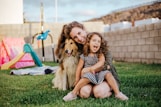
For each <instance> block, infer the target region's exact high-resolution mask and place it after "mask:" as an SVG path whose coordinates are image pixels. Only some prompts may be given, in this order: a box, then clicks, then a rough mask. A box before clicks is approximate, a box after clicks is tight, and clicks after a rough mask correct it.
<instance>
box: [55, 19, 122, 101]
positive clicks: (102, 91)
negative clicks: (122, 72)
mask: <svg viewBox="0 0 161 107" xmlns="http://www.w3.org/2000/svg"><path fill="white" fill-rule="evenodd" d="M66 38H72V39H73V40H74V41H75V42H76V43H77V45H78V47H79V52H80V53H82V51H83V45H84V44H85V43H86V39H87V32H86V30H85V28H84V26H83V24H81V23H78V22H76V21H74V22H71V23H69V24H68V25H64V26H63V29H62V32H61V35H60V38H59V41H58V47H57V49H56V55H57V56H58V58H61V53H62V49H63V47H64V43H65V39H66ZM105 59H106V62H105V64H104V62H103V58H102V57H99V61H98V62H97V63H96V64H95V65H93V66H91V67H86V68H84V69H83V71H82V72H88V71H90V70H91V69H92V70H95V71H100V70H102V69H103V70H107V69H108V70H110V71H111V72H112V73H108V75H107V77H108V78H109V79H111V80H112V81H108V83H107V82H106V81H104V82H102V83H101V84H98V85H94V86H93V85H92V84H87V85H85V86H83V87H82V88H81V89H80V92H79V96H80V97H82V98H88V97H89V96H90V95H91V94H92V93H93V94H94V96H95V97H96V98H106V97H108V91H107V90H109V85H108V84H110V87H113V88H112V89H113V90H116V91H117V94H115V96H116V97H117V98H118V97H120V99H122V98H121V97H124V96H123V95H122V93H120V91H119V88H118V87H119V79H118V77H117V73H116V72H115V69H114V67H113V65H112V57H111V55H110V54H109V52H107V53H106V55H105ZM113 76H114V78H113Z"/></svg>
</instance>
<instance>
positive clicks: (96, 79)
mask: <svg viewBox="0 0 161 107" xmlns="http://www.w3.org/2000/svg"><path fill="white" fill-rule="evenodd" d="M80 58H81V59H82V60H84V68H86V67H90V66H93V65H94V64H96V63H97V62H98V57H97V55H94V56H84V55H83V54H81V55H80ZM107 72H109V71H108V70H104V71H99V72H97V73H95V74H93V73H91V72H87V73H85V74H84V75H82V77H84V78H88V79H89V80H90V81H91V83H93V84H100V83H102V82H103V80H104V79H105V75H106V73H107Z"/></svg>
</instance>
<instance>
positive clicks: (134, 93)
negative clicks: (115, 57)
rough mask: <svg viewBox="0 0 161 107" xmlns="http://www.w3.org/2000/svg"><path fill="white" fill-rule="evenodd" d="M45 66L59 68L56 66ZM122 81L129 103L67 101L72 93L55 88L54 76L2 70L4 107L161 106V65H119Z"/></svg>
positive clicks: (0, 82) (0, 92)
mask: <svg viewBox="0 0 161 107" xmlns="http://www.w3.org/2000/svg"><path fill="white" fill-rule="evenodd" d="M44 64H46V65H50V66H55V65H56V64H55V63H52V62H45V63H44ZM115 66H116V68H117V71H118V75H119V77H120V79H121V87H120V89H121V91H122V92H123V93H125V94H126V95H127V96H128V97H129V100H128V101H120V100H118V99H116V98H115V97H114V95H112V96H111V97H110V98H105V99H96V98H94V97H90V98H88V99H81V98H78V99H77V100H74V101H70V102H64V101H63V100H62V98H63V96H64V95H66V94H67V93H68V92H69V91H70V90H67V91H60V90H57V89H52V88H51V87H52V84H51V81H52V79H53V77H54V74H48V75H37V76H31V75H23V76H16V75H10V74H9V73H10V70H4V71H2V70H1V71H0V107H159V106H160V105H161V65H159V64H138V63H125V62H116V63H115Z"/></svg>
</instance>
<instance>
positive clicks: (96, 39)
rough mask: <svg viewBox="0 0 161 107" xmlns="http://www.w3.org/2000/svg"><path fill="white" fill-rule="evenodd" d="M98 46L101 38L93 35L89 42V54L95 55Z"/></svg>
mask: <svg viewBox="0 0 161 107" xmlns="http://www.w3.org/2000/svg"><path fill="white" fill-rule="evenodd" d="M100 46H101V38H100V37H99V36H98V35H96V34H94V35H93V36H92V38H91V39H90V41H89V48H90V52H92V53H96V52H97V51H98V50H99V49H100Z"/></svg>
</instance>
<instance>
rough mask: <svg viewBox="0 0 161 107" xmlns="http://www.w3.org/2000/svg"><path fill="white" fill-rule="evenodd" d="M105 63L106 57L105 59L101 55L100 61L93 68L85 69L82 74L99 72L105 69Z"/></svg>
mask: <svg viewBox="0 0 161 107" xmlns="http://www.w3.org/2000/svg"><path fill="white" fill-rule="evenodd" d="M104 63H105V57H104V55H103V54H100V55H99V61H98V62H97V63H96V64H95V65H93V66H91V67H86V68H83V70H82V72H83V73H85V72H89V71H90V72H92V73H95V72H99V71H101V70H102V69H103V67H104Z"/></svg>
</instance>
